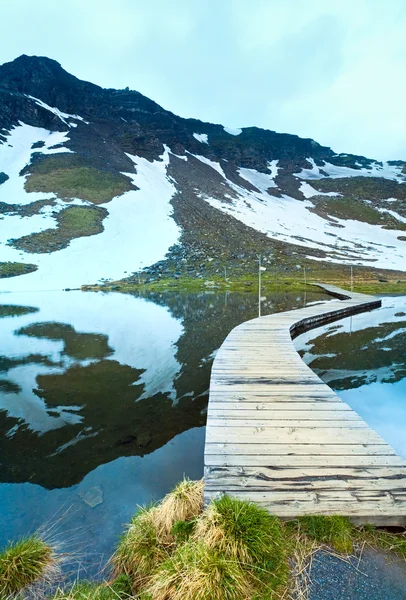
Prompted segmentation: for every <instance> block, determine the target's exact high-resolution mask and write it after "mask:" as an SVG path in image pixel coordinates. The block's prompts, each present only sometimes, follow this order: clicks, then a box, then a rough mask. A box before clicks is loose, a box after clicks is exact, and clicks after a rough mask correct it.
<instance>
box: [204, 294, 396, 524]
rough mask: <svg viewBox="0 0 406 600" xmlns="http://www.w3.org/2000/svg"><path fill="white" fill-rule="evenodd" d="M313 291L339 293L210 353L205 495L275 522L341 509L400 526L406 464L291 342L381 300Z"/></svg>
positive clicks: (356, 517)
mask: <svg viewBox="0 0 406 600" xmlns="http://www.w3.org/2000/svg"><path fill="white" fill-rule="evenodd" d="M320 287H323V288H324V289H325V290H326V291H327V292H328V293H329V294H331V295H332V296H335V297H336V298H340V299H339V300H332V301H330V302H324V303H322V304H317V305H313V306H309V307H306V308H303V309H300V310H292V311H288V312H284V313H279V314H273V315H269V316H265V317H259V318H257V319H253V320H252V321H247V322H246V323H242V324H241V325H239V326H238V327H236V328H235V329H233V330H232V331H231V333H230V334H229V335H228V337H227V338H226V340H225V341H224V343H223V344H222V346H221V347H220V349H219V351H218V352H217V355H216V358H215V360H214V363H213V369H212V374H211V382H210V399H209V407H208V416H207V427H206V445H205V476H204V477H205V501H206V502H208V501H209V500H211V499H213V498H214V497H216V496H218V495H219V494H221V493H227V494H230V495H233V496H236V497H238V498H242V499H246V500H252V501H255V502H257V503H259V504H261V505H262V506H264V507H265V508H266V509H267V510H269V512H271V513H272V514H274V515H277V516H279V517H281V518H295V517H298V516H303V515H310V514H324V515H328V514H341V515H346V516H348V517H350V518H351V520H352V521H353V522H355V523H372V524H375V525H401V526H406V461H405V460H404V459H403V458H401V457H399V456H397V454H396V453H395V451H394V450H393V448H391V446H389V444H387V443H386V442H385V440H383V439H382V438H381V437H380V436H379V435H378V434H377V433H376V432H375V431H373V430H372V429H371V428H370V427H369V426H368V425H367V424H366V423H365V421H363V419H361V417H360V416H359V415H358V414H357V413H356V412H355V411H353V410H352V409H351V408H350V406H349V405H348V404H346V403H345V402H344V401H343V400H341V399H340V398H339V397H338V396H337V395H336V394H335V393H334V392H333V391H332V390H331V389H330V388H329V387H328V386H327V385H326V384H325V383H323V382H322V381H321V380H320V379H319V378H318V377H317V375H316V374H315V373H313V371H312V370H311V369H310V368H309V367H308V366H307V365H305V364H304V362H303V361H302V360H301V358H300V356H299V354H298V353H297V352H296V350H295V348H294V346H293V344H292V338H293V337H295V336H297V335H299V334H300V333H302V332H303V331H305V330H308V329H311V328H314V327H317V326H320V325H322V324H325V323H328V322H330V321H335V320H337V319H340V318H343V317H345V316H349V315H353V314H356V313H359V312H365V311H368V310H372V309H374V308H378V307H379V306H380V305H381V302H380V300H378V299H376V298H375V297H373V296H366V295H363V294H356V293H350V292H347V291H344V290H341V289H340V288H336V287H334V286H328V285H322V284H320Z"/></svg>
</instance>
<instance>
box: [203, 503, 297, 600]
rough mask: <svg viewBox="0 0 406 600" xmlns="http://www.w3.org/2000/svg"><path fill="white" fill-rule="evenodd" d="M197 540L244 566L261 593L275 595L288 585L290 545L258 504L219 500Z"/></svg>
mask: <svg viewBox="0 0 406 600" xmlns="http://www.w3.org/2000/svg"><path fill="white" fill-rule="evenodd" d="M193 539H194V540H195V541H196V542H198V541H199V540H201V541H202V542H203V543H204V545H205V546H206V547H207V548H208V549H210V550H211V551H214V550H216V551H218V552H220V553H221V554H222V555H223V556H225V557H226V558H227V559H228V560H231V561H234V562H237V563H238V564H240V565H241V566H242V567H243V568H244V570H245V571H246V572H247V574H248V575H249V577H250V579H251V580H252V582H253V585H254V587H257V588H259V591H263V588H264V589H267V590H268V592H269V593H271V592H272V593H273V592H275V591H276V590H277V589H279V588H281V587H284V586H286V584H287V580H288V566H287V565H288V563H287V556H288V554H289V551H290V548H289V546H290V543H289V541H288V539H287V538H286V536H285V531H284V528H283V526H282V524H281V521H279V519H277V518H276V517H273V516H271V515H270V514H268V513H267V512H266V511H265V510H264V509H263V508H261V507H259V506H257V505H256V504H254V503H251V502H244V501H241V500H237V499H235V498H230V497H229V496H223V497H222V498H220V499H218V500H215V501H214V502H212V504H211V505H210V506H209V508H208V509H207V510H206V511H205V513H203V515H202V516H201V518H200V519H199V520H198V522H197V524H196V528H195V531H194V534H193ZM270 597H271V596H270Z"/></svg>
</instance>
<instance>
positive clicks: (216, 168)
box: [188, 152, 226, 179]
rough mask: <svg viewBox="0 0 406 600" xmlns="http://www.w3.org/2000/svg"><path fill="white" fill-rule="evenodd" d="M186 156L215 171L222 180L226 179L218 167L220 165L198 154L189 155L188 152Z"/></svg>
mask: <svg viewBox="0 0 406 600" xmlns="http://www.w3.org/2000/svg"><path fill="white" fill-rule="evenodd" d="M188 154H190V155H191V156H194V158H197V160H200V162H202V163H204V164H205V165H209V167H211V168H212V169H214V170H215V171H217V173H220V175H221V176H222V177H224V179H226V176H225V174H224V171H223V169H222V168H221V166H220V163H218V162H215V161H214V160H210V158H206V157H205V156H201V155H200V154H191V152H188Z"/></svg>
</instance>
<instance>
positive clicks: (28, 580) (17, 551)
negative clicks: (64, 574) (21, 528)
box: [0, 536, 56, 598]
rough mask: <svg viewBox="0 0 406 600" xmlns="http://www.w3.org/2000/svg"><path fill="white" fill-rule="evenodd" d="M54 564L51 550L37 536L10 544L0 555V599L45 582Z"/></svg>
mask: <svg viewBox="0 0 406 600" xmlns="http://www.w3.org/2000/svg"><path fill="white" fill-rule="evenodd" d="M55 564H56V560H55V556H54V552H53V550H52V548H51V547H50V546H48V545H47V544H46V543H45V542H44V541H43V540H41V539H40V538H39V537H37V536H32V537H29V538H25V539H23V540H20V541H18V542H15V543H14V544H10V545H9V546H8V547H7V548H5V550H3V551H2V552H1V553H0V598H7V597H9V596H12V595H14V594H17V593H18V592H20V591H21V590H23V589H24V588H26V587H28V586H30V585H32V584H33V583H36V582H37V581H40V580H47V579H48V577H49V570H50V569H51V568H52V567H53V566H54V565H55Z"/></svg>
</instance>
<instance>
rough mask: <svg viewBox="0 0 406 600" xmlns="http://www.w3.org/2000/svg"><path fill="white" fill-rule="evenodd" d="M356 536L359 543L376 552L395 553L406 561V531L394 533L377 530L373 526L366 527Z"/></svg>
mask: <svg viewBox="0 0 406 600" xmlns="http://www.w3.org/2000/svg"><path fill="white" fill-rule="evenodd" d="M356 534H357V538H358V541H359V543H364V544H368V545H369V546H371V547H372V548H375V549H376V550H383V551H384V552H393V553H394V554H396V555H397V556H399V557H400V558H403V559H404V560H406V531H403V532H400V533H392V532H390V531H385V530H384V529H377V528H376V527H373V526H372V525H365V526H364V527H361V528H360V529H359V530H358V531H357V532H356Z"/></svg>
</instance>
